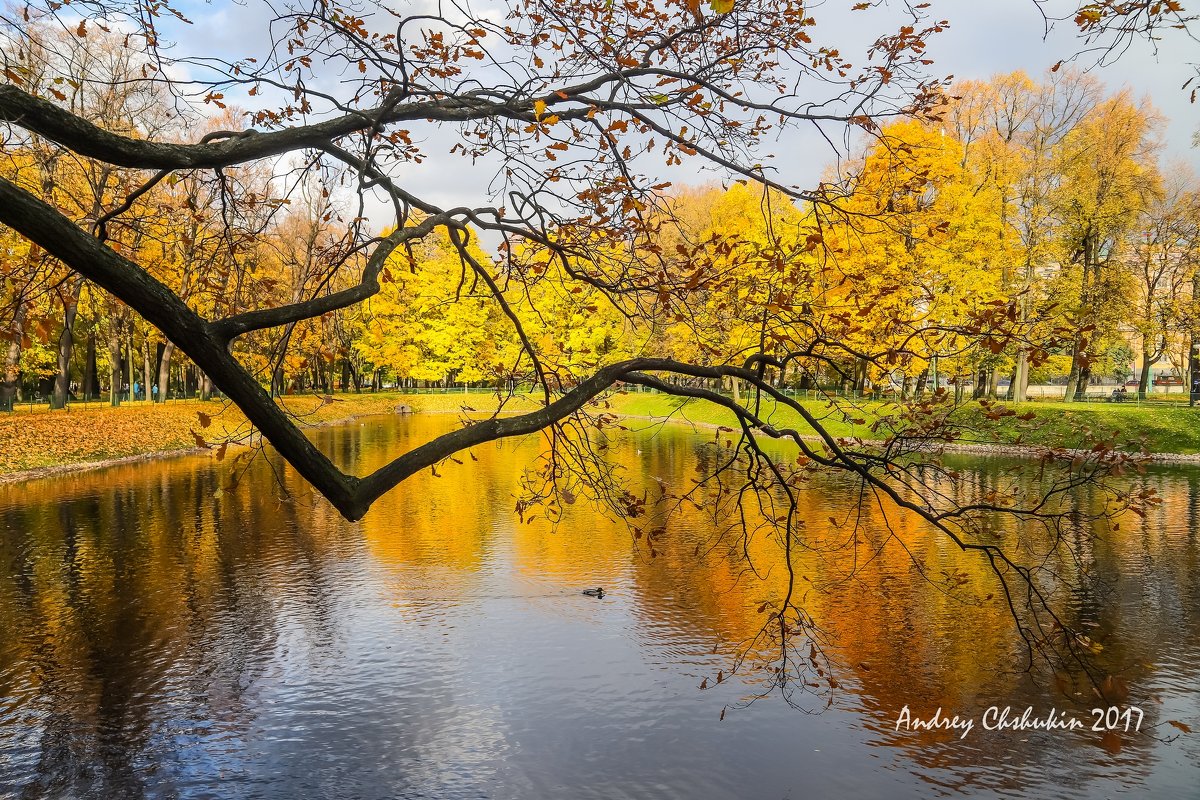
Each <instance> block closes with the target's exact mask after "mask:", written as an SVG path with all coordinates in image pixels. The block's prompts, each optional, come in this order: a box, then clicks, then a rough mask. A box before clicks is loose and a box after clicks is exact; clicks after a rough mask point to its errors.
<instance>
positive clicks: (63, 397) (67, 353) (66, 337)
mask: <svg viewBox="0 0 1200 800" xmlns="http://www.w3.org/2000/svg"><path fill="white" fill-rule="evenodd" d="M82 290H83V278H82V277H81V278H78V279H76V280H75V281H74V283H73V284H72V285H71V287H70V290H69V291H70V294H69V295H68V296H67V298H66V299H65V300H63V331H62V335H61V336H59V337H58V374H57V375H55V376H54V392H53V394H51V395H50V407H51V408H66V405H67V399H68V396H69V395H70V392H71V354H72V353H73V351H74V350H75V316H76V315H77V314H78V313H79V293H80V291H82Z"/></svg>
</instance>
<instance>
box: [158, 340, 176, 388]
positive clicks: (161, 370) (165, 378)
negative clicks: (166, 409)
mask: <svg viewBox="0 0 1200 800" xmlns="http://www.w3.org/2000/svg"><path fill="white" fill-rule="evenodd" d="M174 354H175V343H174V342H167V343H166V344H165V345H164V346H163V349H162V357H161V359H160V360H159V362H158V397H156V398H154V401H155V402H156V403H165V402H167V392H168V391H170V389H171V356H173V355H174Z"/></svg>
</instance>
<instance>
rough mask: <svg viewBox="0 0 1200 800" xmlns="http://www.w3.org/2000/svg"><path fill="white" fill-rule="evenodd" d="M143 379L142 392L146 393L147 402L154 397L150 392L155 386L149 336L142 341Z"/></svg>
mask: <svg viewBox="0 0 1200 800" xmlns="http://www.w3.org/2000/svg"><path fill="white" fill-rule="evenodd" d="M142 378H143V380H142V391H143V392H145V393H146V400H150V399H151V398H152V397H153V396H154V394H153V392H151V391H150V387H151V386H153V385H154V361H153V360H152V359H151V358H150V335H149V334H146V338H145V339H143V340H142Z"/></svg>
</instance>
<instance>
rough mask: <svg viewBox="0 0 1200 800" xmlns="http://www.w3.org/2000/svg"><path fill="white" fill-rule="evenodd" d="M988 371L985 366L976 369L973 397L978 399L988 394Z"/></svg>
mask: <svg viewBox="0 0 1200 800" xmlns="http://www.w3.org/2000/svg"><path fill="white" fill-rule="evenodd" d="M987 390H988V371H987V370H986V369H984V368H983V367H980V368H979V369H977V370H975V386H974V387H972V389H971V399H972V400H978V399H979V398H981V397H983V396H984V395H985V394H987Z"/></svg>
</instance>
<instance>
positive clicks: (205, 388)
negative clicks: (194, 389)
mask: <svg viewBox="0 0 1200 800" xmlns="http://www.w3.org/2000/svg"><path fill="white" fill-rule="evenodd" d="M211 397H212V380H210V379H209V377H208V376H207V375H205V374H204V373H203V372H201V373H200V399H201V400H208V399H209V398H211Z"/></svg>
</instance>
